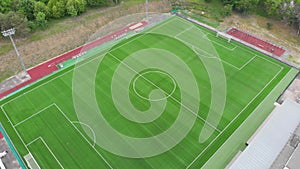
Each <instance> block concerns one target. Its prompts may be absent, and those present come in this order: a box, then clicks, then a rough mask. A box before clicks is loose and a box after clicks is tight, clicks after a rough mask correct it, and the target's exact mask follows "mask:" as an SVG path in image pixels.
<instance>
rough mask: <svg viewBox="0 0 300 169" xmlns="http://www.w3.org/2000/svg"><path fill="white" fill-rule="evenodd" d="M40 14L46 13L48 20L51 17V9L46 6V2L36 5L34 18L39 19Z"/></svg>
mask: <svg viewBox="0 0 300 169" xmlns="http://www.w3.org/2000/svg"><path fill="white" fill-rule="evenodd" d="M39 12H42V13H44V14H45V18H46V19H47V18H49V17H50V10H49V8H48V7H47V6H46V4H45V3H44V2H41V1H39V2H35V3H34V16H35V18H37V15H38V13H39ZM40 15H41V14H40Z"/></svg>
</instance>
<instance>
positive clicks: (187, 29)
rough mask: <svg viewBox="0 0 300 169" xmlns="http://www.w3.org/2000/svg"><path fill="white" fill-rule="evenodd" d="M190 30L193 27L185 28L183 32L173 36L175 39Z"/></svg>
mask: <svg viewBox="0 0 300 169" xmlns="http://www.w3.org/2000/svg"><path fill="white" fill-rule="evenodd" d="M192 28H193V26H190V27H189V28H186V29H185V30H183V31H181V32H179V33H177V34H176V35H175V38H176V37H178V36H180V35H181V34H183V33H184V32H187V31H189V30H191V29H192Z"/></svg>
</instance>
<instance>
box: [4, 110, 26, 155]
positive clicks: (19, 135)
mask: <svg viewBox="0 0 300 169" xmlns="http://www.w3.org/2000/svg"><path fill="white" fill-rule="evenodd" d="M1 109H2V111H3V113H4V115H5V116H6V118H7V119H8V121H9V123H10V125H11V126H12V128H13V129H14V130H15V132H16V133H17V136H18V137H19V139H20V140H21V142H22V144H23V145H24V147H25V148H26V150H27V151H28V153H30V151H29V149H28V148H27V146H26V144H25V142H24V140H23V139H22V137H21V136H20V134H19V132H18V130H17V129H16V128H15V127H14V125H13V123H12V121H11V120H10V118H9V117H8V115H7V113H6V111H5V110H4V108H3V105H1Z"/></svg>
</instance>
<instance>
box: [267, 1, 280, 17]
mask: <svg viewBox="0 0 300 169" xmlns="http://www.w3.org/2000/svg"><path fill="white" fill-rule="evenodd" d="M282 2H283V1H282V0H266V1H265V4H264V5H265V9H266V11H267V14H268V15H269V16H273V17H278V16H279V14H280V11H279V9H280V7H281V5H282Z"/></svg>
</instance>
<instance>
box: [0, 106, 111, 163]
mask: <svg viewBox="0 0 300 169" xmlns="http://www.w3.org/2000/svg"><path fill="white" fill-rule="evenodd" d="M52 106H54V107H56V109H57V110H58V111H59V112H60V113H61V114H62V115H63V116H64V117H65V119H66V120H67V121H68V122H69V123H70V124H71V125H72V127H74V128H75V130H76V131H77V132H78V133H79V134H80V135H81V137H82V138H83V139H84V140H85V141H86V142H87V143H88V144H89V145H90V146H91V147H92V148H93V149H94V151H95V152H96V153H97V154H98V156H99V157H101V158H102V160H103V161H104V162H105V163H106V164H107V165H108V166H109V168H111V169H113V167H112V166H111V165H110V164H109V163H108V161H107V160H106V159H105V158H104V157H103V156H102V154H101V153H99V151H98V150H97V149H96V148H95V146H94V145H93V144H91V143H90V142H89V141H88V139H87V138H86V137H85V136H84V135H83V134H82V133H81V131H80V130H79V129H78V128H77V127H76V126H75V125H74V123H76V122H72V121H71V120H70V119H69V118H68V117H67V116H66V115H65V113H64V112H63V111H62V110H61V109H60V108H59V106H58V105H57V104H56V103H52V104H50V105H48V106H47V107H45V108H43V109H41V110H39V111H38V112H36V113H34V114H33V115H31V116H29V117H27V118H25V119H24V120H22V121H21V122H19V123H17V124H16V125H13V124H12V123H11V124H12V127H13V128H14V129H15V131H16V133H17V134H18V136H19V138H20V139H21V141H22V143H23V145H24V146H25V147H26V149H27V151H28V152H30V150H29V149H28V146H29V145H30V144H32V143H33V142H35V141H37V140H38V139H41V140H42V142H43V143H44V144H45V145H46V147H47V148H48V149H49V150H51V149H50V148H49V147H48V146H47V144H46V142H45V141H43V138H42V137H38V138H36V139H34V140H32V141H31V142H29V143H27V144H25V142H24V140H23V139H22V137H21V136H20V135H19V133H18V131H17V129H16V127H17V126H19V125H20V124H22V123H24V122H26V121H28V120H30V119H31V118H34V117H35V116H37V115H39V114H40V113H42V112H44V111H45V110H47V109H48V108H50V107H52ZM1 108H2V110H3V111H4V109H3V106H1ZM5 114H6V113H5ZM9 121H10V119H9ZM50 153H51V151H50ZM51 154H53V152H52V153H51ZM53 156H54V154H53ZM55 158H56V157H55ZM62 168H63V167H62Z"/></svg>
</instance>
